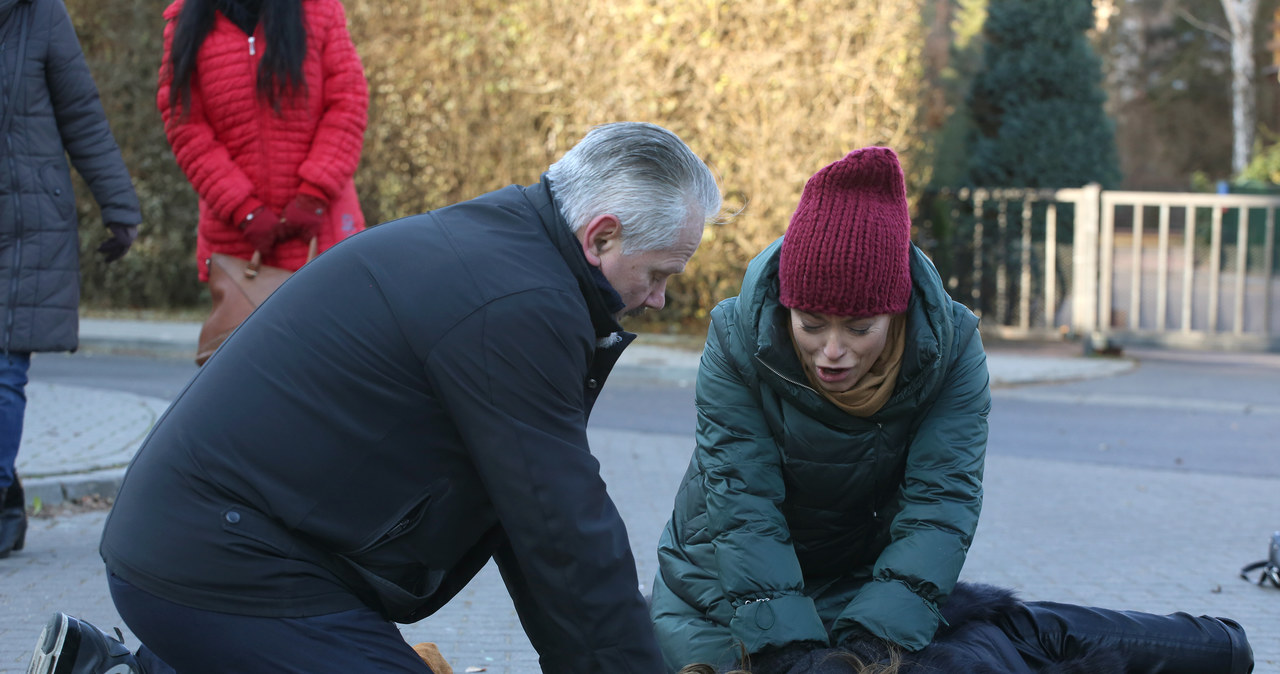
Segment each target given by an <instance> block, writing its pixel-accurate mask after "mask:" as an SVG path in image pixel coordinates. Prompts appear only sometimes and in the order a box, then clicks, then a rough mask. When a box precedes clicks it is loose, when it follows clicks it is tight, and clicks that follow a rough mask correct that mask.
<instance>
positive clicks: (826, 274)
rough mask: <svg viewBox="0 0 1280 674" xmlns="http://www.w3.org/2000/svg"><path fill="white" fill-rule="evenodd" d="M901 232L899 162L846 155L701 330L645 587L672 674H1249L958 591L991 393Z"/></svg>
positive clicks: (1229, 651) (946, 300)
mask: <svg viewBox="0 0 1280 674" xmlns="http://www.w3.org/2000/svg"><path fill="white" fill-rule="evenodd" d="M910 232H911V221H910V217H909V214H908V209H907V196H906V188H905V184H904V180H903V174H902V169H901V167H900V166H899V164H898V158H897V156H896V155H895V154H894V152H893V151H892V150H889V149H887V148H866V149H862V150H858V151H855V152H852V153H850V154H849V155H848V156H846V157H845V158H843V159H841V160H840V161H837V162H835V163H833V164H831V165H829V166H827V167H825V168H823V169H822V170H821V171H819V172H818V173H816V174H815V175H814V176H813V177H812V178H810V179H809V181H808V183H807V184H806V185H805V188H804V193H803V195H802V196H801V198H800V204H799V206H798V207H797V208H796V211H795V214H794V215H793V216H792V219H791V224H790V227H789V228H788V229H787V232H786V235H785V236H784V237H783V238H782V239H779V240H778V241H776V242H775V243H774V244H773V245H771V246H769V247H768V248H767V249H765V251H764V252H762V253H760V255H758V256H757V257H756V258H755V259H754V260H753V261H752V262H751V264H750V265H749V267H748V269H747V273H746V276H745V278H744V279H743V283H742V291H741V293H740V294H739V296H738V297H734V298H730V299H728V300H725V301H724V302H721V303H720V305H719V306H717V307H716V308H715V309H714V310H713V311H712V314H711V328H710V331H709V334H708V336H707V343H706V347H705V349H704V351H703V355H702V363H701V366H700V370H699V373H698V381H697V390H696V401H697V410H698V421H697V436H696V437H697V447H696V448H695V450H694V454H693V459H692V461H691V462H690V465H689V469H688V471H687V473H686V474H685V478H684V480H683V481H682V483H681V484H680V487H679V491H678V493H677V494H676V498H675V509H674V512H673V514H672V517H671V520H670V521H669V522H668V524H667V527H666V529H665V531H664V532H663V534H662V538H661V541H660V543H659V548H658V563H659V570H658V574H657V578H656V579H655V581H654V588H653V600H652V610H651V615H652V617H653V620H654V624H655V628H656V630H657V634H658V640H659V643H660V645H661V646H662V648H663V655H664V657H665V659H666V664H667V667H668V669H669V670H671V671H676V670H678V669H680V668H681V667H684V666H685V665H688V664H691V663H706V664H709V665H717V666H730V667H731V666H733V665H736V664H740V663H741V662H742V661H743V660H744V659H745V660H748V661H749V663H750V665H751V668H752V670H753V671H754V672H756V673H757V674H769V673H774V672H788V673H793V674H799V673H801V672H808V671H814V672H817V671H824V672H851V671H857V670H856V669H854V668H852V666H851V665H848V664H847V663H848V662H849V659H848V658H847V657H844V656H850V655H852V656H856V658H857V659H859V660H861V661H862V662H870V663H875V662H883V661H887V660H890V659H892V658H891V656H894V657H896V656H898V655H900V656H902V657H903V658H904V659H905V662H906V663H908V664H911V663H916V664H919V663H924V662H928V663H930V666H931V667H933V669H931V671H939V672H943V671H966V672H975V671H1000V672H1005V671H1011V672H1039V671H1090V672H1109V671H1132V672H1139V671H1141V672H1148V671H1151V672H1155V671H1159V672H1188V673H1189V672H1218V671H1220V672H1232V673H1233V674H1234V673H1236V672H1240V673H1244V672H1247V671H1249V669H1250V668H1251V665H1252V657H1251V651H1250V649H1249V646H1248V642H1247V641H1246V640H1245V638H1244V632H1243V630H1241V629H1240V627H1239V625H1237V624H1235V623H1233V622H1231V621H1226V620H1219V619H1217V618H1209V617H1201V618H1194V617H1192V616H1189V615H1186V614H1177V615H1174V616H1154V615H1149V614H1132V613H1120V612H1115V611H1105V610H1102V609H1088V608H1084V607H1074V606H1066V605H1060V604H1048V603H1043V602H1039V603H1037V602H1026V603H1024V602H1020V601H1016V600H1014V599H1012V598H1011V596H1006V594H1005V593H1003V591H1001V590H999V589H995V588H990V590H991V591H988V589H983V588H977V589H976V591H971V590H974V588H972V587H969V586H966V585H964V584H961V586H960V588H959V590H958V591H957V580H958V578H959V575H960V570H961V568H962V567H963V565H964V560H965V555H966V553H967V552H968V550H969V545H970V543H971V542H972V540H973V534H974V530H975V528H976V527H977V524H978V513H979V511H980V510H981V505H982V471H983V461H984V457H985V453H986V445H987V413H988V411H989V410H990V408H991V393H990V387H989V378H988V373H987V364H986V355H985V352H984V351H983V348H982V340H981V339H980V338H979V336H978V319H977V318H976V317H975V316H974V315H973V314H972V313H971V312H970V311H969V310H968V309H966V308H965V307H964V306H963V305H961V304H959V303H958V302H955V301H953V300H952V299H951V298H950V297H949V296H948V295H947V293H946V291H945V289H944V287H943V284H942V280H941V279H940V278H939V276H938V272H937V270H936V269H935V268H934V266H933V264H932V263H931V262H930V261H929V259H928V258H927V257H926V256H925V255H924V253H923V252H921V251H920V250H919V249H918V248H916V247H915V246H913V245H912V244H911V240H910ZM953 591H954V592H953ZM953 595H954V597H953ZM949 598H954V599H955V601H953V602H950V603H949V602H948V599H949ZM1006 599H1007V601H1006ZM974 607H985V608H980V609H978V610H977V613H978V614H980V618H981V619H973V614H974ZM957 615H960V616H961V617H959V618H958V617H957ZM947 616H951V617H950V618H947ZM970 623H972V624H970ZM1104 634H1105V637H1104V636H1102V635H1104ZM1153 635H1154V636H1156V637H1158V638H1149V637H1152V636H1153ZM979 636H982V637H983V638H978V637H979ZM1095 637H1096V638H1095ZM935 638H937V639H938V640H939V642H941V641H944V640H945V641H946V643H947V644H948V645H949V646H950V647H956V648H958V649H959V650H958V652H959V653H960V655H959V656H956V657H959V658H960V659H959V660H957V659H956V658H955V657H952V656H953V655H956V653H955V650H954V649H953V651H942V650H939V646H941V645H942V644H941V643H938V644H935V646H934V647H933V648H932V649H926V646H929V645H930V644H931V643H933V642H935ZM1055 643H1057V644H1058V645H1059V646H1060V647H1056V648H1055V647H1053V644H1055ZM988 647H990V648H988ZM1095 647H1096V648H1095ZM833 648H834V649H836V651H838V652H837V653H836V655H840V656H842V657H836V658H830V657H828V656H830V655H832V653H831V650H830V649H833ZM966 654H967V655H966ZM744 656H747V657H745V658H744ZM970 656H972V657H970ZM819 660H820V661H821V662H819ZM1117 661H1118V662H1119V663H1120V664H1119V667H1120V668H1119V669H1116V668H1115V667H1113V666H1111V665H1109V664H1108V663H1111V664H1112V665H1113V664H1114V663H1115V662H1117ZM1067 662H1070V663H1074V664H1076V665H1079V666H1082V667H1084V669H1076V670H1071V669H1062V668H1060V667H1059V665H1062V664H1063V663H1067ZM959 663H963V664H959ZM1018 663H1020V664H1018ZM1126 666H1128V667H1130V668H1129V669H1125V667H1126ZM1166 666H1167V668H1164V667H1166ZM1055 667H1059V668H1057V669H1055Z"/></svg>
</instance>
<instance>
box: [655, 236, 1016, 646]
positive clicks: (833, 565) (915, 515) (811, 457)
mask: <svg viewBox="0 0 1280 674" xmlns="http://www.w3.org/2000/svg"><path fill="white" fill-rule="evenodd" d="M781 241H782V240H781V239H779V240H778V241H776V242H774V244H773V245H771V246H770V247H769V248H767V249H766V250H765V251H764V252H762V253H761V254H760V255H758V256H757V257H756V258H755V260H753V261H752V262H751V264H750V266H749V267H748V269H747V274H746V278H745V279H744V280H743V287H742V294H741V295H739V296H738V297H735V298H731V299H728V300H725V301H724V302H721V303H720V305H719V306H717V307H716V308H715V310H714V311H713V312H712V314H711V319H712V320H711V329H710V332H709V334H708V337H707V344H706V347H705V350H704V351H703V354H702V363H701V367H700V371H699V373H698V383H697V393H696V400H697V407H698V426H697V448H696V449H695V450H694V455H693V460H692V461H691V462H690V464H689V470H688V472H687V473H686V474H685V478H684V481H683V482H682V483H681V485H680V488H679V491H678V493H677V494H676V499H675V510H674V513H673V514H672V516H671V521H670V522H668V524H667V527H666V530H665V531H664V532H663V534H662V538H661V541H660V543H659V547H658V563H659V570H658V576H657V579H656V580H655V582H654V592H653V604H652V611H651V613H652V617H653V619H654V624H655V627H656V629H657V633H658V638H659V641H660V643H661V645H662V648H663V652H664V657H665V659H666V664H667V666H668V667H669V668H670V669H672V670H673V671H674V670H676V669H678V668H679V667H681V666H684V665H686V664H689V663H691V662H704V663H711V664H722V663H726V662H730V661H732V660H733V659H735V658H737V657H740V656H741V654H742V652H743V651H744V650H745V652H747V653H756V652H759V651H760V650H762V649H765V648H769V647H776V646H781V645H784V644H787V643H791V642H795V641H820V642H824V643H828V642H829V643H832V644H835V643H838V642H839V641H840V640H841V638H842V637H843V636H845V635H847V634H848V633H849V632H850V630H852V629H854V628H855V627H856V625H858V624H860V625H861V626H863V627H864V628H866V629H867V630H869V631H871V632H872V633H873V634H876V635H878V636H880V637H883V638H885V639H888V640H890V641H892V642H894V643H897V644H899V645H901V646H903V647H905V648H907V649H909V650H913V651H914V650H919V649H921V648H923V647H924V646H925V645H927V644H928V643H929V641H930V640H931V639H932V638H933V634H934V631H935V630H936V629H937V628H938V624H939V615H938V608H937V604H938V602H939V601H941V600H942V599H944V598H945V597H946V596H947V594H948V593H949V592H950V591H951V589H952V587H953V586H954V585H955V582H956V579H957V577H958V576H959V574H960V568H961V567H962V566H963V565H964V560H965V555H966V553H967V552H968V549H969V544H970V542H971V541H972V539H973V533H974V529H975V528H976V527H977V524H978V513H979V511H980V510H981V505H982V470H983V461H984V457H985V454H986V444H987V413H988V411H989V410H990V407H991V392H990V386H989V379H988V374H987V360H986V354H985V353H984V351H983V349H982V341H981V339H980V338H979V337H978V334H977V325H978V319H977V318H976V317H975V316H974V315H973V314H972V313H970V312H969V310H968V309H966V308H965V307H964V306H962V305H960V304H959V303H957V302H954V301H953V300H951V298H950V297H948V296H947V294H946V292H945V291H944V289H943V286H942V281H941V279H940V278H939V276H938V272H937V270H936V269H934V267H933V264H932V263H931V262H930V261H929V259H928V258H927V257H925V255H924V253H922V252H921V251H920V250H919V249H916V248H915V247H914V246H913V247H912V252H911V277H912V280H913V289H912V294H911V299H910V303H909V305H908V309H907V331H906V340H907V341H906V350H905V353H904V355H903V363H902V368H901V370H900V374H899V376H898V381H897V386H896V390H895V391H894V394H893V396H892V398H890V400H889V402H887V403H886V404H885V406H884V407H883V408H882V409H881V410H880V411H879V412H877V413H876V414H874V415H873V416H871V417H868V418H866V419H861V418H857V417H854V416H852V415H849V414H847V413H845V412H843V411H842V410H840V409H839V408H837V407H836V406H835V405H833V404H831V403H830V402H829V401H827V399H826V398H824V397H822V395H820V394H819V393H818V392H817V391H815V390H814V389H813V388H811V387H810V386H809V385H808V383H807V379H806V377H805V375H804V372H803V370H802V369H801V366H800V362H799V359H798V358H797V357H796V355H795V351H794V348H793V347H792V344H791V338H790V335H789V325H790V323H789V317H788V312H787V309H786V308H785V307H783V306H782V305H781V304H779V302H778V254H779V251H780V249H781Z"/></svg>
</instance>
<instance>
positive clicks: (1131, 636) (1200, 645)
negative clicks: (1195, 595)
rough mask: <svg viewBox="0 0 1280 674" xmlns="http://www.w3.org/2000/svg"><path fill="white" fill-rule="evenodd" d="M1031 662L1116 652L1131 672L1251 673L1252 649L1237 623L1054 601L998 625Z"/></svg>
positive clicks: (1026, 608)
mask: <svg viewBox="0 0 1280 674" xmlns="http://www.w3.org/2000/svg"><path fill="white" fill-rule="evenodd" d="M999 625H1000V628H1001V629H1002V630H1004V632H1005V634H1007V635H1008V636H1009V638H1010V639H1012V640H1013V642H1014V645H1015V647H1016V648H1017V649H1018V651H1019V652H1020V653H1021V654H1022V656H1023V658H1025V659H1026V660H1027V661H1028V662H1029V663H1032V664H1033V665H1036V666H1042V665H1045V664H1048V663H1051V662H1062V661H1066V660H1071V659H1075V658H1081V657H1088V654H1089V653H1091V652H1095V651H1108V650H1109V651H1112V652H1118V653H1120V654H1122V655H1123V656H1125V658H1126V659H1127V660H1128V662H1129V668H1128V671H1129V672H1135V673H1138V672H1141V673H1143V674H1216V673H1221V674H1248V673H1249V672H1251V671H1253V649H1252V648H1251V647H1250V646H1249V641H1248V639H1247V638H1246V637H1245V634H1244V630H1243V629H1242V628H1241V627H1240V625H1239V624H1237V623H1236V622H1235V621H1232V620H1226V619H1221V618H1210V617H1208V616H1200V617H1198V618H1197V617H1194V616H1191V615H1189V614H1187V613H1174V614H1171V615H1167V616H1166V615H1155V614H1152V613H1141V612H1138V611H1112V610H1108V609H1100V608H1089V607H1085V606H1075V605H1072V604H1058V603H1054V602H1027V603H1025V604H1023V605H1022V607H1020V608H1019V609H1018V610H1017V611H1014V612H1012V613H1011V614H1009V615H1008V616H1006V617H1003V618H1001V619H1000V621H999Z"/></svg>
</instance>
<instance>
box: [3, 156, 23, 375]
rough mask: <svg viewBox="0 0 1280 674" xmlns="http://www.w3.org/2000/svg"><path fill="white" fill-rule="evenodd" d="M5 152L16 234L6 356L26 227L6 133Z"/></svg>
mask: <svg viewBox="0 0 1280 674" xmlns="http://www.w3.org/2000/svg"><path fill="white" fill-rule="evenodd" d="M4 145H5V152H6V153H7V154H8V155H9V156H8V160H9V174H10V175H12V176H13V180H12V181H11V182H12V185H13V201H14V213H13V214H14V233H13V267H12V270H11V273H10V275H9V304H8V306H7V307H5V308H6V311H5V315H4V355H5V356H8V355H9V345H10V344H11V343H12V342H13V317H14V314H16V313H17V311H18V307H17V303H18V276H19V275H20V272H21V271H22V237H23V233H24V232H23V230H24V229H25V227H24V224H25V223H24V218H23V217H22V185H21V183H20V182H19V178H18V167H17V166H16V165H15V163H14V159H13V134H12V133H11V132H8V131H6V132H5V134H4Z"/></svg>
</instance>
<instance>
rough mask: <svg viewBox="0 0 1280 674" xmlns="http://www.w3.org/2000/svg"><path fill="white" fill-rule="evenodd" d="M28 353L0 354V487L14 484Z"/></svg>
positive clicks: (28, 365)
mask: <svg viewBox="0 0 1280 674" xmlns="http://www.w3.org/2000/svg"><path fill="white" fill-rule="evenodd" d="M29 367H31V354H30V353H19V352H13V351H11V352H9V354H8V355H5V354H3V353H0V489H7V488H8V487H9V485H11V484H13V479H14V478H13V476H14V464H15V463H17V461H18V443H20V442H21V441H22V417H23V416H24V415H25V414H26V412H27V369H28V368H29Z"/></svg>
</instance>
